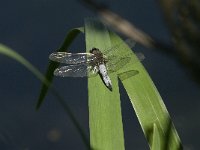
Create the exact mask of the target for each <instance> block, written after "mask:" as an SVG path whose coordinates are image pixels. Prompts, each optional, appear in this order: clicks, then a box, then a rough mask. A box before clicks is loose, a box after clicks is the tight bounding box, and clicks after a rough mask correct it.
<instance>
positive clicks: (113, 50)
mask: <svg viewBox="0 0 200 150" xmlns="http://www.w3.org/2000/svg"><path fill="white" fill-rule="evenodd" d="M135 44H136V42H135V41H134V40H132V39H126V40H125V41H122V42H120V43H118V44H116V45H114V46H113V47H111V48H109V49H107V50H105V52H104V55H107V56H108V55H113V54H116V53H117V52H118V51H120V50H121V49H122V48H123V46H124V45H127V46H128V47H130V48H132V47H134V46H135Z"/></svg>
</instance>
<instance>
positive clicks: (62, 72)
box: [54, 63, 98, 77]
mask: <svg viewBox="0 0 200 150" xmlns="http://www.w3.org/2000/svg"><path fill="white" fill-rule="evenodd" d="M97 74H98V70H97V69H96V68H94V67H91V66H88V65H87V64H84V63H82V64H74V65H68V66H63V67H60V68H57V69H56V70H55V71H54V75H55V76H60V77H86V76H88V77H92V76H96V75H97Z"/></svg>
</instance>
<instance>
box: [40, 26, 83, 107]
mask: <svg viewBox="0 0 200 150" xmlns="http://www.w3.org/2000/svg"><path fill="white" fill-rule="evenodd" d="M80 32H84V30H83V28H74V29H72V30H71V31H69V33H68V34H67V36H66V38H65V40H64V42H63V44H62V45H61V47H60V48H59V49H58V50H57V51H59V52H63V51H67V49H68V47H69V46H70V44H71V43H72V42H73V40H74V39H75V38H76V36H77V35H78V34H79V33H80ZM47 57H48V56H47ZM58 66H59V63H57V62H53V61H50V63H49V66H48V69H47V71H46V74H45V77H46V79H47V80H48V81H49V83H50V84H51V83H52V81H53V72H54V70H55V69H56V68H57V67H58ZM47 91H48V86H46V85H45V84H42V88H41V90H40V95H39V98H38V102H37V105H36V109H39V108H40V106H41V104H42V102H43V101H44V98H45V96H46V94H47Z"/></svg>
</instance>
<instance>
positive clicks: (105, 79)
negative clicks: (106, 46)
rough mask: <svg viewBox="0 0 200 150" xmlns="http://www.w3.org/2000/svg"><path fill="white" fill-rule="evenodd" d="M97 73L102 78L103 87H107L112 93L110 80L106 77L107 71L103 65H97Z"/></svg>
mask: <svg viewBox="0 0 200 150" xmlns="http://www.w3.org/2000/svg"><path fill="white" fill-rule="evenodd" d="M99 73H100V74H101V77H102V79H103V81H104V83H105V85H106V86H107V88H108V89H109V90H111V91H112V83H111V79H110V77H109V76H108V73H107V69H106V66H105V64H104V63H102V64H100V65H99Z"/></svg>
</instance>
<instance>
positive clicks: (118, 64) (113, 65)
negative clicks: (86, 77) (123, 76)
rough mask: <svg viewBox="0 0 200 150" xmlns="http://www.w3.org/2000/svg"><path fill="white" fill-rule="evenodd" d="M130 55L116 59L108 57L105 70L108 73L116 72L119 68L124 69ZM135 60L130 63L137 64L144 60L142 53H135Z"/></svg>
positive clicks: (115, 57) (116, 57)
mask: <svg viewBox="0 0 200 150" xmlns="http://www.w3.org/2000/svg"><path fill="white" fill-rule="evenodd" d="M130 55H131V54H129V55H127V56H124V57H118V56H110V57H108V58H107V60H108V62H107V63H106V66H107V69H108V71H109V72H110V73H112V72H116V71H117V70H119V69H120V68H122V67H124V66H125V65H126V64H128V63H129V62H130V60H131V57H130ZM135 55H136V56H137V59H135V60H134V61H132V63H137V62H139V61H142V60H144V58H145V57H144V55H143V54H142V53H136V54H135Z"/></svg>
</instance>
